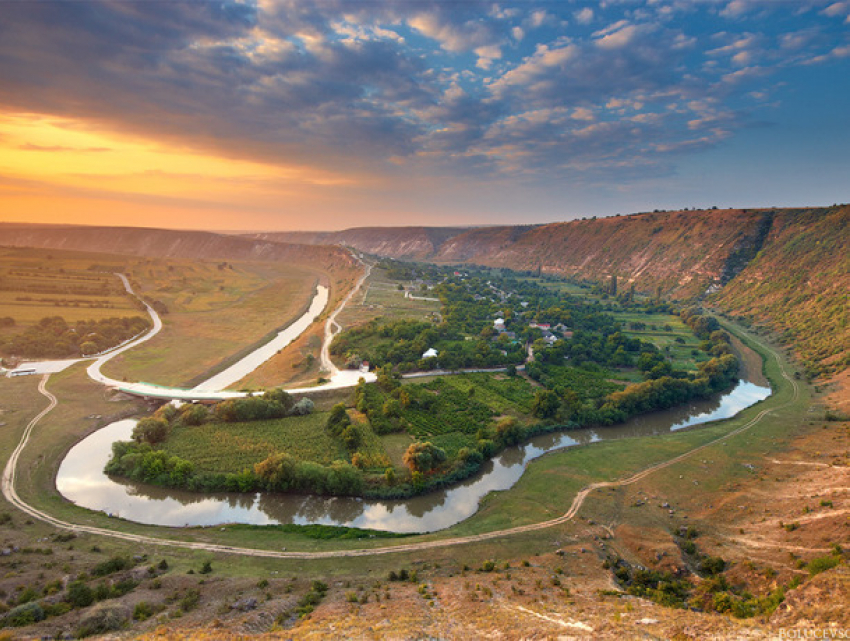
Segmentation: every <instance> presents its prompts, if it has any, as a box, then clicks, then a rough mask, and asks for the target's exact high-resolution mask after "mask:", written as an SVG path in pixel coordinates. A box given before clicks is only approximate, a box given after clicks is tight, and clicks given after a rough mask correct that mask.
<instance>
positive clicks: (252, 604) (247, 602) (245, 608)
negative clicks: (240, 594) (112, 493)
mask: <svg viewBox="0 0 850 641" xmlns="http://www.w3.org/2000/svg"><path fill="white" fill-rule="evenodd" d="M256 608H257V599H255V598H254V597H248V598H246V599H239V600H238V601H236V602H235V603H233V604H231V606H230V609H231V610H240V611H242V612H250V611H251V610H255V609H256Z"/></svg>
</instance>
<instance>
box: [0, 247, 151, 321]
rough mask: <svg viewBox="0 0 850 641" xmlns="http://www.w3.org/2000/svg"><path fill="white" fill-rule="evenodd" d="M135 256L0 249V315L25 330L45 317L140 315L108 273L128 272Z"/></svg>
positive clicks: (78, 317)
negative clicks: (9, 318)
mask: <svg viewBox="0 0 850 641" xmlns="http://www.w3.org/2000/svg"><path fill="white" fill-rule="evenodd" d="M133 261H134V259H131V258H125V257H120V256H111V255H108V254H96V253H85V252H71V251H59V250H46V249H20V248H8V247H4V248H0V317H11V318H12V319H13V320H14V321H15V324H14V326H12V327H8V328H0V332H2V331H6V332H14V333H17V332H19V331H22V330H23V329H25V328H26V327H29V326H32V325H35V324H36V323H38V321H40V320H41V319H42V318H45V317H47V316H62V317H63V318H64V319H65V320H66V321H68V322H69V323H73V322H76V321H80V320H90V319H92V320H100V319H103V318H112V317H125V316H137V315H139V313H140V312H139V309H138V306H137V304H136V301H135V300H134V299H132V298H131V297H130V296H128V295H127V294H126V292H125V290H124V286H123V285H122V283H121V281H120V280H119V279H118V278H117V277H116V276H113V275H112V274H111V273H106V272H121V271H125V270H126V269H127V268H128V266H129V265H130V264H132V262H133Z"/></svg>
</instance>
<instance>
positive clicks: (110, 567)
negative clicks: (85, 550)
mask: <svg viewBox="0 0 850 641" xmlns="http://www.w3.org/2000/svg"><path fill="white" fill-rule="evenodd" d="M133 565H134V564H133V561H131V560H130V558H129V557H126V556H113V557H112V558H111V559H109V560H108V561H103V562H102V563H98V564H97V565H96V566H94V569H93V570H92V571H91V573H92V576H107V575H108V574H114V573H115V572H120V571H121V570H129V569H130V568H132V567H133Z"/></svg>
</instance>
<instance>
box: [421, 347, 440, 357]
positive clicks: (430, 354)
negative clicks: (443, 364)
mask: <svg viewBox="0 0 850 641" xmlns="http://www.w3.org/2000/svg"><path fill="white" fill-rule="evenodd" d="M437 354H438V352H437V350H435V349H434V348H433V347H429V348H428V349H427V350H425V353H424V354H422V358H436V357H437Z"/></svg>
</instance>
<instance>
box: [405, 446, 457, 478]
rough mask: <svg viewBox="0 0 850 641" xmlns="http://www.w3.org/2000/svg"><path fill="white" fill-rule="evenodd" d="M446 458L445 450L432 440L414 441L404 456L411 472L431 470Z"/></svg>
mask: <svg viewBox="0 0 850 641" xmlns="http://www.w3.org/2000/svg"><path fill="white" fill-rule="evenodd" d="M445 460H446V452H445V450H443V449H441V448H439V447H437V446H436V445H434V444H433V443H431V442H430V441H425V442H424V443H423V442H419V443H413V444H411V445H410V447H408V448H407V451H406V452H405V453H404V456H403V457H402V461H404V464H405V465H406V466H407V467H409V468H410V471H411V472H420V473H422V472H430V471H431V470H433V469H434V468H435V467H437V466H438V465H439V464H440V463H442V462H443V461H445Z"/></svg>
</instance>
